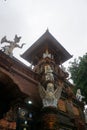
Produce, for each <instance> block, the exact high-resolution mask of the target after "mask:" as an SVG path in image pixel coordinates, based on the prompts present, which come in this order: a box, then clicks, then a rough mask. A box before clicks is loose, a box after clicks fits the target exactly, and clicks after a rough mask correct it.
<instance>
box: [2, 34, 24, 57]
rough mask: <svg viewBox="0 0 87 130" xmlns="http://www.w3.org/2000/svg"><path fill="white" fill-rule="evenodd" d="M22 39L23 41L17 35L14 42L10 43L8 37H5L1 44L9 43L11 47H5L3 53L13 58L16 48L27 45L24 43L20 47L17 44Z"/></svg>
mask: <svg viewBox="0 0 87 130" xmlns="http://www.w3.org/2000/svg"><path fill="white" fill-rule="evenodd" d="M20 39H21V37H20V36H19V37H18V36H17V35H15V37H14V41H10V40H7V38H6V36H4V37H3V38H2V39H1V44H3V43H9V45H5V46H4V47H2V51H3V52H4V53H5V54H7V55H9V56H11V57H12V56H13V50H14V48H16V47H18V48H22V47H23V46H24V45H25V43H22V45H21V46H19V45H18V44H17V43H19V42H20Z"/></svg>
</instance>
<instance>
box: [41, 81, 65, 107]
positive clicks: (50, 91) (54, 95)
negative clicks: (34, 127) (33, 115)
mask: <svg viewBox="0 0 87 130" xmlns="http://www.w3.org/2000/svg"><path fill="white" fill-rule="evenodd" d="M61 92H62V86H57V89H56V90H54V84H53V83H48V84H47V88H46V90H45V89H44V87H43V86H42V85H41V84H39V93H40V97H41V99H42V102H43V107H48V106H52V107H57V103H58V100H59V98H60V96H61Z"/></svg>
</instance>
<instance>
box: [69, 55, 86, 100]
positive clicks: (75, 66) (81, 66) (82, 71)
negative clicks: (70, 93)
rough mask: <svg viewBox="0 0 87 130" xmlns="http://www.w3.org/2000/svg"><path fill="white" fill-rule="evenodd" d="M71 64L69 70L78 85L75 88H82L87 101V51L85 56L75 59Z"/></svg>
mask: <svg viewBox="0 0 87 130" xmlns="http://www.w3.org/2000/svg"><path fill="white" fill-rule="evenodd" d="M70 64H71V66H70V67H69V72H70V73H71V79H72V80H73V82H74V84H75V86H76V88H75V90H77V89H78V88H80V90H81V93H82V95H83V96H85V98H86V101H87V53H86V54H85V55H83V57H79V58H78V59H74V61H73V62H71V63H70Z"/></svg>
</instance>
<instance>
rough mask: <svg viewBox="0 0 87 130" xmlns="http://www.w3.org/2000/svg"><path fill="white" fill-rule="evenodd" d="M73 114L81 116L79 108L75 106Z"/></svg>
mask: <svg viewBox="0 0 87 130" xmlns="http://www.w3.org/2000/svg"><path fill="white" fill-rule="evenodd" d="M73 113H74V115H75V116H79V115H80V113H79V109H78V108H77V107H75V106H73Z"/></svg>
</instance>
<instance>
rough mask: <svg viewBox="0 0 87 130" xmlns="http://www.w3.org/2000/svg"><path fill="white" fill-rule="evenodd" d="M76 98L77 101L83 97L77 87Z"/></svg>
mask: <svg viewBox="0 0 87 130" xmlns="http://www.w3.org/2000/svg"><path fill="white" fill-rule="evenodd" d="M76 98H77V100H78V101H80V102H81V101H82V99H83V98H84V96H82V95H81V90H80V89H77V92H76Z"/></svg>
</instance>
